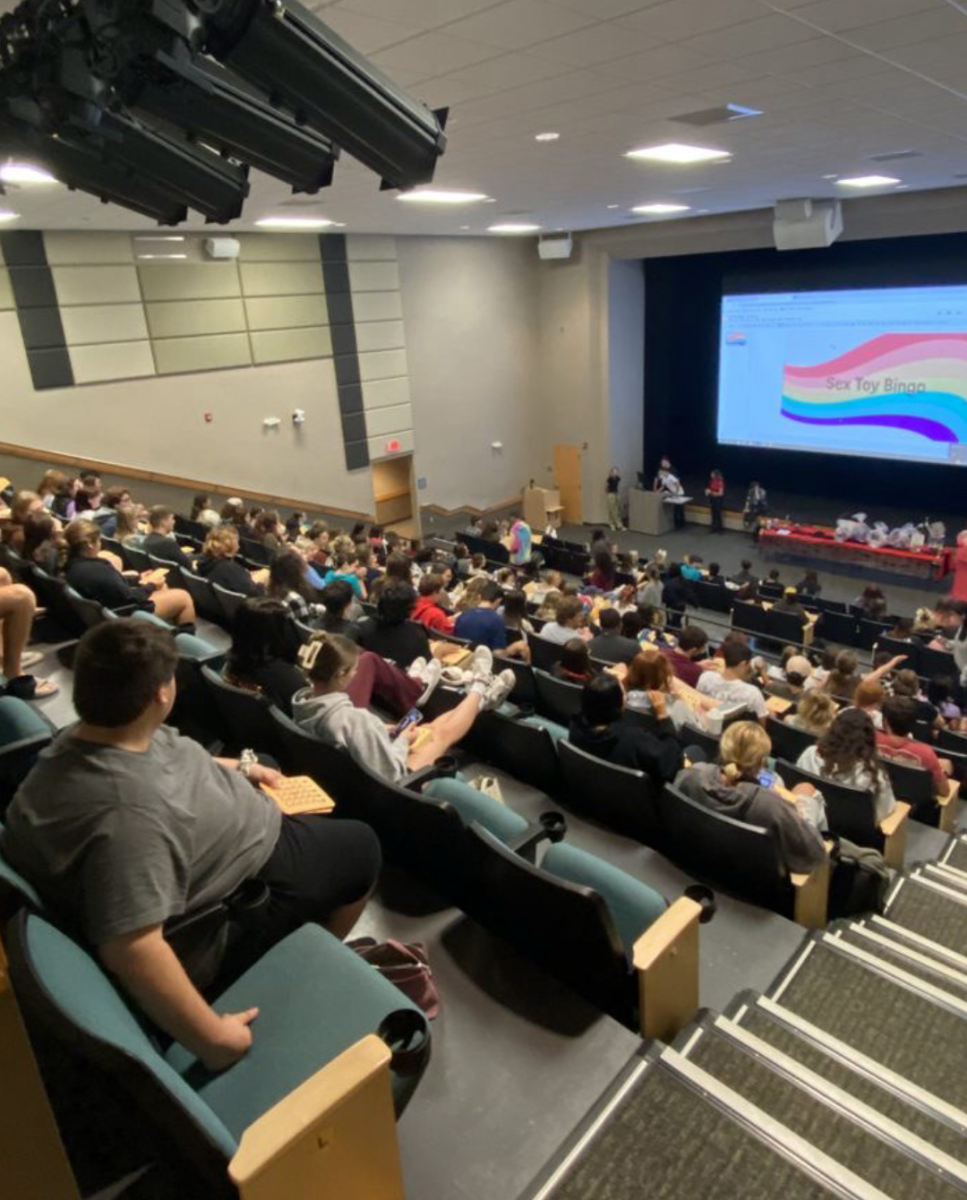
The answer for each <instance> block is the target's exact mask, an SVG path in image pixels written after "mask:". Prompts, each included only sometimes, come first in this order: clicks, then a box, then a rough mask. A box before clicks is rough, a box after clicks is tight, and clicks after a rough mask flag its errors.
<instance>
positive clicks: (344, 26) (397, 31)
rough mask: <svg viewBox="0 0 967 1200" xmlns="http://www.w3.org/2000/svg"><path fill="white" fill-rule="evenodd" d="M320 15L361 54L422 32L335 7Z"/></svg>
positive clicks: (416, 27)
mask: <svg viewBox="0 0 967 1200" xmlns="http://www.w3.org/2000/svg"><path fill="white" fill-rule="evenodd" d="M319 15H320V16H321V17H322V19H323V20H324V21H325V22H326V24H327V25H330V26H331V27H332V28H333V29H335V31H336V33H338V34H339V36H340V37H344V38H345V39H346V41H347V42H349V43H350V45H352V46H353V47H354V49H356V50H358V51H359V52H360V53H361V54H372V53H373V52H374V51H376V50H382V49H383V48H384V47H385V46H392V45H393V44H394V42H401V41H403V40H404V39H405V38H411V37H415V36H416V35H417V34H418V33H419V32H420V29H419V26H413V25H405V24H403V23H402V22H400V21H384V20H383V19H382V18H379V17H370V16H367V15H366V14H365V13H357V12H351V11H350V10H349V9H343V8H335V7H334V8H329V9H326V10H325V12H322V13H320V14H319Z"/></svg>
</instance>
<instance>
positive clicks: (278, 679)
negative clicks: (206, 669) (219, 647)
mask: <svg viewBox="0 0 967 1200" xmlns="http://www.w3.org/2000/svg"><path fill="white" fill-rule="evenodd" d="M300 645H301V640H300V638H299V634H298V630H297V629H296V627H295V623H294V622H293V620H292V617H291V614H290V612H289V609H288V606H287V605H286V603H285V602H284V601H283V600H270V599H269V598H268V597H262V598H260V599H252V600H244V601H243V602H242V603H241V604H240V605H239V606H238V611H237V612H236V613H235V620H234V621H233V622H232V648H231V650H230V651H229V652H228V661H227V662H226V663H225V670H224V671H223V675H224V677H225V680H226V682H228V683H231V684H233V685H234V686H235V687H241V688H245V689H246V690H249V691H253V692H259V693H261V694H262V695H263V696H266V697H267V698H268V699H269V700H271V701H272V703H273V704H275V705H277V706H278V707H279V708H281V709H282V711H283V712H284V713H285V714H286V715H287V716H291V715H292V697H293V696H294V695H295V694H296V692H298V691H299V690H300V689H301V688H304V687H305V686H306V684H307V682H308V680H307V678H306V676H305V674H304V673H303V672H302V670H301V669H300V668H299V667H297V666H296V656H297V654H298V652H299V647H300Z"/></svg>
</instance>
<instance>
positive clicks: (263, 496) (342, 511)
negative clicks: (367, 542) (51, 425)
mask: <svg viewBox="0 0 967 1200" xmlns="http://www.w3.org/2000/svg"><path fill="white" fill-rule="evenodd" d="M0 454H12V455H14V456H15V457H16V458H29V459H34V460H35V461H37V462H43V463H56V464H57V465H58V466H63V467H74V468H76V469H78V470H84V469H88V470H98V471H101V472H102V473H103V474H105V475H121V476H123V477H124V478H126V479H144V480H147V481H148V482H150V483H163V484H166V485H167V486H169V487H181V488H186V489H188V490H189V491H193V492H217V493H219V494H224V495H227V496H241V497H242V498H243V499H247V500H257V501H258V502H259V503H260V504H281V505H284V506H285V507H286V508H297V509H309V510H311V509H320V510H324V511H325V512H327V513H331V514H333V515H334V516H337V517H352V518H353V519H354V520H357V521H373V520H374V517H373V514H372V513H366V512H357V511H356V510H355V509H352V508H336V507H335V506H334V505H332V504H321V503H320V502H319V501H318V500H300V499H297V498H295V497H292V496H273V495H271V494H270V493H269V492H253V491H252V490H251V489H250V488H243V487H238V486H237V485H235V484H227V483H216V482H214V481H212V480H203V479H184V478H183V477H182V476H180V475H165V474H163V473H162V472H160V471H145V470H144V469H143V468H142V467H128V466H124V465H123V464H122V463H112V462H105V461H104V460H103V459H99V458H86V457H85V458H78V457H77V456H76V455H73V454H61V453H60V452H58V451H55V450H35V449H33V448H32V447H31V446H16V445H14V444H13V443H11V442H0Z"/></svg>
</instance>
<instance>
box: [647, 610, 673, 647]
mask: <svg viewBox="0 0 967 1200" xmlns="http://www.w3.org/2000/svg"><path fill="white" fill-rule="evenodd" d="M638 621H639V622H640V629H639V631H638V644H639V645H640V646H655V647H656V648H657V649H658V650H674V648H675V647H676V646H677V645H678V638H677V637H676V636H675V634H673V633H669V632H668V631H667V630H666V629H665V628H664V625H665V614H664V613H663V612H662V610H661V609H660V608H647V607H645V606H643V605H639V607H638Z"/></svg>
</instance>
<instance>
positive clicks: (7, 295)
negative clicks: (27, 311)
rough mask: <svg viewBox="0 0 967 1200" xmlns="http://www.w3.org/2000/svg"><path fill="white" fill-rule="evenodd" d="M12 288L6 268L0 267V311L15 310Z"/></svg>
mask: <svg viewBox="0 0 967 1200" xmlns="http://www.w3.org/2000/svg"><path fill="white" fill-rule="evenodd" d="M15 307H16V305H15V304H14V302H13V288H12V287H11V286H10V272H9V271H8V270H7V268H6V267H0V311H3V312H9V311H10V309H11V308H15Z"/></svg>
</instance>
